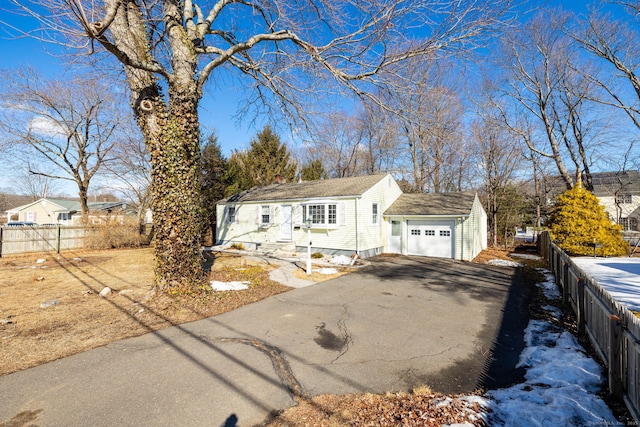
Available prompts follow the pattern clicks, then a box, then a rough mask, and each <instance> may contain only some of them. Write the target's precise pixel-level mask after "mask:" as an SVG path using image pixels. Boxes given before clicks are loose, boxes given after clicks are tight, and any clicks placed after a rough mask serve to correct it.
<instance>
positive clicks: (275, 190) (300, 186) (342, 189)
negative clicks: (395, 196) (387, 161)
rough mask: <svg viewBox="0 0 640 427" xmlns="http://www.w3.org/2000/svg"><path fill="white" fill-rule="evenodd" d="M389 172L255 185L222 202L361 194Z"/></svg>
mask: <svg viewBox="0 0 640 427" xmlns="http://www.w3.org/2000/svg"><path fill="white" fill-rule="evenodd" d="M386 176H387V174H379V175H368V176H354V177H348V178H333V179H324V180H318V181H303V182H288V183H284V184H272V185H267V186H264V187H253V188H250V189H249V190H246V191H243V192H242V193H238V194H234V195H233V196H230V197H227V198H226V199H223V200H221V201H220V202H221V203H242V202H260V201H267V200H296V199H313V198H322V197H345V196H359V195H361V194H363V193H364V192H366V191H367V190H369V189H370V188H371V187H373V186H374V185H375V184H377V183H378V182H380V180H382V179H383V178H384V177H386Z"/></svg>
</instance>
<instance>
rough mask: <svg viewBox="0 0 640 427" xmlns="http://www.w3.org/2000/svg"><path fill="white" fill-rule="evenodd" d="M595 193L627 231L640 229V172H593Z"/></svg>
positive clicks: (608, 212)
mask: <svg viewBox="0 0 640 427" xmlns="http://www.w3.org/2000/svg"><path fill="white" fill-rule="evenodd" d="M591 180H592V183H593V193H594V194H595V195H596V197H597V198H598V199H599V200H600V203H601V204H602V205H603V206H604V208H605V211H606V212H607V214H608V215H609V218H611V220H612V221H614V222H616V223H618V224H620V225H622V227H623V230H625V231H638V230H640V221H639V220H640V173H638V171H637V170H630V171H620V172H602V173H593V174H591Z"/></svg>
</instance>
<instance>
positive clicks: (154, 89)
mask: <svg viewBox="0 0 640 427" xmlns="http://www.w3.org/2000/svg"><path fill="white" fill-rule="evenodd" d="M114 4H115V3H114ZM174 6H175V5H171V4H165V7H167V8H173V7H174ZM169 13H173V14H175V11H171V10H170V11H169ZM111 32H112V34H113V36H114V41H115V43H116V45H117V47H118V48H119V49H120V51H122V52H124V53H126V55H128V57H129V58H134V59H140V61H146V60H147V59H148V58H151V48H150V46H149V44H148V40H147V34H146V29H145V25H144V20H143V18H142V16H141V14H140V11H139V9H138V8H137V7H131V8H128V7H127V6H126V5H125V4H120V5H119V7H118V13H117V14H116V16H115V19H114V22H113V23H112V25H111ZM169 32H170V33H171V36H170V41H171V44H172V48H173V53H174V58H173V62H172V66H173V75H172V76H171V77H170V79H169V80H170V82H169V85H168V92H169V93H168V96H167V99H168V101H167V102H165V98H164V97H163V95H162V92H161V89H160V85H159V84H158V79H157V76H156V75H155V74H154V72H153V70H147V69H143V68H142V69H141V68H137V67H134V66H130V65H127V64H126V61H125V67H124V68H125V73H126V76H127V83H128V84H129V88H130V89H131V95H132V108H133V111H134V114H135V115H136V118H137V120H138V125H139V126H140V129H141V131H142V134H143V135H144V139H145V145H146V146H147V149H148V150H149V153H150V156H151V176H152V180H151V181H152V202H151V207H152V211H153V224H154V235H155V258H156V269H155V283H156V286H157V287H158V288H159V289H161V290H163V291H166V292H168V293H170V294H172V293H178V292H181V293H184V292H187V293H190V292H196V291H197V289H199V287H200V286H201V285H202V284H203V280H204V273H203V268H202V264H201V260H202V254H201V252H200V238H201V229H202V223H203V220H202V209H201V203H202V201H201V200H202V199H201V197H200V176H199V170H200V169H199V167H200V165H199V160H200V140H199V138H200V128H199V124H198V102H199V100H200V94H199V92H198V89H197V86H196V79H195V71H194V69H195V61H196V59H195V54H194V52H193V49H192V48H190V47H189V42H190V41H189V40H188V39H185V38H184V37H182V29H181V28H180V26H177V25H170V30H169Z"/></svg>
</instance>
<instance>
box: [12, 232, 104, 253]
mask: <svg viewBox="0 0 640 427" xmlns="http://www.w3.org/2000/svg"><path fill="white" fill-rule="evenodd" d="M93 233H94V231H93V230H92V229H91V228H88V227H76V226H70V227H67V226H60V227H28V226H26V227H2V231H1V233H0V256H4V255H14V254H24V253H32V252H59V251H61V250H65V249H78V248H82V247H84V243H85V240H86V239H87V238H88V237H90V236H91V235H92V234H93Z"/></svg>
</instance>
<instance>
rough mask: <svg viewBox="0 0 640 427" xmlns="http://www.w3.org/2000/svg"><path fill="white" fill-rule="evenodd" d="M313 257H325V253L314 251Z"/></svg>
mask: <svg viewBox="0 0 640 427" xmlns="http://www.w3.org/2000/svg"><path fill="white" fill-rule="evenodd" d="M311 258H314V259H319V258H324V254H323V253H322V252H314V253H312V254H311Z"/></svg>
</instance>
